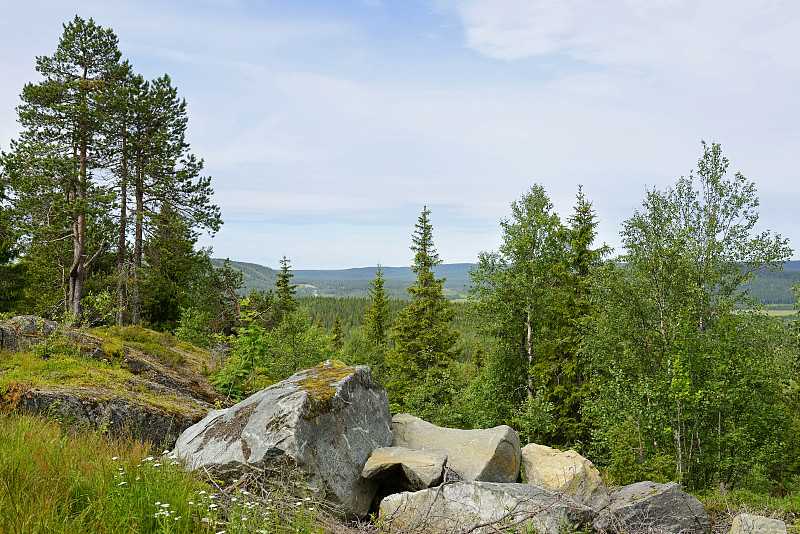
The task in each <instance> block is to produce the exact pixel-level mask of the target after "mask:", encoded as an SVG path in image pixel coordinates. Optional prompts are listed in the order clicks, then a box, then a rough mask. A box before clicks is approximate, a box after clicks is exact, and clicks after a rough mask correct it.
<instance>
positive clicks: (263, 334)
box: [214, 308, 333, 400]
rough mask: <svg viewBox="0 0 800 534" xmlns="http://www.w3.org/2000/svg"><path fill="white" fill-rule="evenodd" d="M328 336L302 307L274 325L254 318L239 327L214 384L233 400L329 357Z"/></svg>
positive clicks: (330, 353) (330, 354)
mask: <svg viewBox="0 0 800 534" xmlns="http://www.w3.org/2000/svg"><path fill="white" fill-rule="evenodd" d="M330 350H331V349H330V346H329V344H328V337H327V336H326V335H325V333H324V332H323V331H322V330H320V329H318V328H316V327H314V326H313V325H312V324H311V321H310V319H309V317H308V314H307V313H306V311H305V310H303V309H302V308H300V309H297V310H294V311H292V312H290V313H288V314H285V315H284V316H283V317H282V320H281V322H280V323H279V324H278V325H277V326H275V327H267V326H265V325H263V324H262V323H259V322H257V321H254V322H252V323H250V324H249V325H247V326H244V327H242V328H240V329H239V335H238V337H236V338H235V339H234V340H233V341H232V353H231V356H230V357H229V358H228V359H227V360H226V361H225V363H224V365H223V366H222V367H221V368H220V369H219V370H218V371H217V373H216V375H215V378H214V386H215V387H216V388H217V390H218V391H219V392H220V393H221V394H223V395H226V396H228V397H230V398H232V399H234V400H239V399H241V398H243V397H245V396H247V395H249V394H250V393H253V392H255V391H258V390H259V389H262V388H264V387H267V386H269V385H270V384H272V383H274V382H277V381H279V380H283V379H284V378H287V377H289V376H291V375H292V374H294V373H296V372H297V371H300V370H302V369H306V368H308V367H313V366H314V365H316V364H318V363H319V362H321V361H324V360H326V359H329V357H332V356H333V354H332V352H330Z"/></svg>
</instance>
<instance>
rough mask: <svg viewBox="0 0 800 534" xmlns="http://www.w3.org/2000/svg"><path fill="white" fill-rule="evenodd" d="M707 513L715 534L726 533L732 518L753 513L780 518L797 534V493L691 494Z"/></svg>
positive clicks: (799, 496) (799, 497)
mask: <svg viewBox="0 0 800 534" xmlns="http://www.w3.org/2000/svg"><path fill="white" fill-rule="evenodd" d="M695 496H696V497H697V498H698V499H700V501H701V502H702V503H703V505H704V506H705V507H706V510H708V515H709V516H710V517H711V519H712V521H713V523H714V524H715V525H716V526H717V528H715V529H714V531H715V532H717V531H720V530H725V531H726V532H727V531H728V530H730V524H731V522H732V521H733V518H734V517H735V516H736V515H738V514H744V513H747V514H755V515H762V516H766V517H773V518H776V519H781V520H783V521H784V522H785V523H786V527H787V529H788V530H789V532H795V533H800V523H799V522H798V520H800V494H797V493H788V494H787V495H785V496H774V495H768V494H760V493H754V492H752V491H747V490H736V491H725V490H721V489H716V490H707V491H704V492H700V493H697V494H695Z"/></svg>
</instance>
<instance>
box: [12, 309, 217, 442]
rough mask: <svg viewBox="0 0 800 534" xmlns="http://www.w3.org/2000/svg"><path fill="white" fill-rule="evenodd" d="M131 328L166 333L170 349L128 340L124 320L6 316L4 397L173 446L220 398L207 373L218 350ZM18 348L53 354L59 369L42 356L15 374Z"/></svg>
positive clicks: (16, 405)
mask: <svg viewBox="0 0 800 534" xmlns="http://www.w3.org/2000/svg"><path fill="white" fill-rule="evenodd" d="M131 328H135V329H136V330H135V332H136V333H137V334H139V335H147V336H150V337H152V338H154V339H156V340H157V341H160V342H161V343H160V346H161V349H160V352H162V353H163V354H168V355H169V356H170V357H169V358H167V359H165V358H164V356H163V354H162V356H158V355H155V354H151V353H148V351H146V350H143V349H141V348H137V346H136V345H139V346H141V344H137V343H126V342H124V341H122V340H121V339H120V337H118V336H119V335H122V338H124V337H125V329H124V328H123V329H117V330H116V331H114V332H113V334H116V335H113V334H112V333H107V332H103V331H100V330H96V331H83V330H79V329H73V328H68V327H65V326H63V325H59V324H58V323H55V322H53V321H48V320H46V319H42V318H40V317H33V316H19V317H14V318H13V319H11V320H8V321H0V349H2V352H0V404H4V405H6V406H10V407H13V408H16V409H18V410H24V411H29V412H34V413H46V414H50V415H53V416H55V417H58V418H59V419H61V420H63V421H65V422H68V423H71V424H77V425H85V426H89V427H92V428H96V429H102V430H107V431H109V432H117V433H125V434H128V435H131V436H133V437H135V438H137V439H143V440H148V441H150V442H151V443H153V444H155V445H157V446H161V445H163V446H165V447H168V448H169V447H172V445H173V444H174V443H175V441H176V440H177V438H178V436H179V435H180V434H181V432H183V431H184V430H186V429H187V428H189V427H190V426H192V425H193V424H195V423H196V422H198V421H200V420H201V419H202V418H203V417H205V415H206V414H207V413H208V412H209V411H210V410H212V409H213V408H214V404H215V402H217V401H219V397H218V396H217V394H216V392H215V391H214V388H213V387H212V386H211V384H210V383H209V381H208V379H207V378H206V377H205V376H204V374H203V370H204V369H207V368H208V367H210V366H213V362H212V358H211V356H210V355H209V354H206V353H204V352H202V351H199V350H188V349H186V348H181V346H180V345H179V344H178V343H177V340H174V338H171V339H172V340H174V341H175V342H174V346H168V345H170V344H171V343H170V342H167V341H168V340H169V338H168V337H166V336H164V335H163V334H158V333H156V332H151V331H148V330H145V329H141V328H138V327H131ZM130 332H131V331H129V332H128V333H130ZM159 336H160V337H159ZM164 340H167V341H164ZM54 346H55V347H57V348H56V349H53V347H54ZM18 352H27V353H29V354H31V355H33V357H34V358H37V360H42V361H46V360H52V361H51V362H49V363H51V365H49V367H51V368H52V369H53V370H51V371H47V372H44V371H43V369H44V368H45V367H47V366H45V365H44V364H43V362H42V361H38V362H34V364H33V366H34V367H35V368H36V370H37V372H31V373H28V374H26V375H25V376H23V377H20V376H16V377H15V378H10V377H13V376H14V375H15V374H16V375H19V373H18V372H16V373H15V371H16V369H15V364H14V363H13V362H12V360H13V358H12V357H11V356H12V353H18ZM58 358H62V361H63V368H62V365H60V362H59V361H57V360H58Z"/></svg>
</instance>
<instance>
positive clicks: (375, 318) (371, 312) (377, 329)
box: [364, 264, 391, 345]
mask: <svg viewBox="0 0 800 534" xmlns="http://www.w3.org/2000/svg"><path fill="white" fill-rule="evenodd" d="M385 282H386V278H384V276H383V271H382V270H381V266H380V264H378V270H377V271H376V272H375V279H374V280H372V282H370V287H369V288H368V289H367V293H368V294H369V298H370V304H369V309H368V310H367V313H366V315H365V316H364V324H365V325H366V327H367V339H368V340H369V341H371V342H372V343H373V344H375V345H381V344H383V343H385V342H386V332H387V331H388V330H389V321H390V319H391V310H390V309H389V296H388V295H387V293H386V288H385V287H384V284H385Z"/></svg>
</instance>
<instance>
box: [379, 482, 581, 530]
mask: <svg viewBox="0 0 800 534" xmlns="http://www.w3.org/2000/svg"><path fill="white" fill-rule="evenodd" d="M380 515H381V517H382V518H383V519H384V520H386V521H387V522H389V524H390V525H391V526H392V527H395V526H396V527H399V528H401V529H408V530H409V531H411V532H426V533H434V534H437V533H445V532H466V531H471V532H475V533H488V532H498V531H500V530H502V529H503V528H510V527H512V526H515V527H516V529H517V532H527V531H528V530H526V529H530V530H531V531H532V532H540V533H546V534H560V533H561V532H569V531H572V530H573V529H574V528H575V527H577V526H578V525H582V524H585V523H589V522H591V521H592V519H593V518H594V516H595V515H596V512H595V511H594V510H592V509H591V508H589V507H588V506H584V505H582V504H580V503H578V502H577V501H575V500H574V499H572V497H569V496H568V495H564V494H563V493H558V492H555V491H551V490H548V489H546V488H542V487H540V486H533V485H530V484H497V483H493V482H475V481H471V482H456V483H454V484H445V485H443V486H439V487H437V488H430V489H426V490H423V491H417V492H413V493H412V492H406V493H398V494H395V495H390V496H388V497H386V498H385V499H383V500H382V501H381V506H380ZM473 529H474V530H473Z"/></svg>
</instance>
